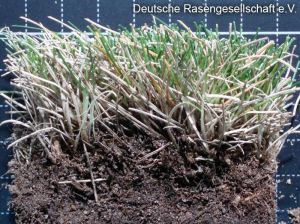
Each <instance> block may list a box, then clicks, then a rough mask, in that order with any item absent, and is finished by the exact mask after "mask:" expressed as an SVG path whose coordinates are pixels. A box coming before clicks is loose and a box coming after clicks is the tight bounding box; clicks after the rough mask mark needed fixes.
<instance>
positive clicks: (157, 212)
mask: <svg viewBox="0 0 300 224" xmlns="http://www.w3.org/2000/svg"><path fill="white" fill-rule="evenodd" d="M126 141H127V146H126V147H122V146H120V145H118V144H116V143H114V142H112V143H111V144H110V145H109V144H108V143H107V144H106V146H105V147H101V145H99V147H95V148H94V149H89V155H90V162H91V166H92V168H93V174H94V178H95V179H97V178H102V179H105V180H104V181H103V180H102V181H99V182H96V188H97V195H98V199H99V202H98V203H96V202H95V200H94V194H93V186H92V184H91V183H90V182H86V183H79V182H77V181H75V180H89V179H90V172H89V168H88V167H87V165H86V161H85V156H84V153H82V152H79V153H77V154H75V155H72V156H71V155H70V154H68V153H66V152H64V153H62V154H61V155H60V159H59V161H58V162H57V163H56V164H51V163H50V162H49V161H47V160H46V159H41V157H40V156H39V155H38V153H35V156H34V157H33V158H32V161H31V162H30V163H29V164H28V165H21V164H20V163H18V162H17V161H15V160H13V161H11V163H10V172H11V173H12V174H14V175H15V179H14V181H13V183H12V185H11V186H10V191H11V193H12V201H11V207H12V209H13V210H14V212H15V214H16V222H17V223H22V224H26V223H76V224H77V223H87V224H88V223H91V224H93V223H95V224H96V223H128V224H129V223H138V224H140V223H153V224H154V223H155V224H156V223H170V224H171V223H172V224H173V223H187V224H190V223H207V224H210V223H222V224H225V223H246V224H247V223H264V224H268V223H274V217H275V209H274V208H275V201H274V200H275V199H274V198H275V197H274V181H273V171H274V169H270V168H269V169H267V168H265V167H262V166H261V165H260V164H259V162H258V161H257V160H256V159H255V156H248V157H247V159H245V160H243V161H235V162H234V163H232V164H231V166H230V167H226V166H225V165H220V164H214V163H212V162H210V161H203V162H201V163H200V165H199V164H198V166H197V167H195V165H194V164H193V165H190V166H189V165H187V164H189V162H188V159H187V158H186V157H184V156H182V155H180V153H179V152H178V150H176V149H175V148H174V147H172V146H169V147H166V148H165V149H164V150H161V151H159V152H156V153H155V155H154V153H152V154H149V153H151V152H154V151H155V149H157V148H160V147H161V145H163V144H165V142H163V141H159V140H153V141H152V140H149V139H144V138H139V137H131V138H129V139H127V140H126ZM108 148H109V149H110V150H108ZM150 156H151V158H150ZM145 158H148V159H147V162H145V161H143V160H144V159H145ZM220 167H221V168H220ZM62 181H69V182H68V183H60V182H62ZM293 214H294V213H293Z"/></svg>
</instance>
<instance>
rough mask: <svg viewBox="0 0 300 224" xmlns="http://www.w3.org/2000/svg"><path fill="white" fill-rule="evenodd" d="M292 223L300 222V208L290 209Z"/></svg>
mask: <svg viewBox="0 0 300 224" xmlns="http://www.w3.org/2000/svg"><path fill="white" fill-rule="evenodd" d="M288 213H289V216H290V218H291V221H292V223H300V208H295V209H292V210H289V211H288Z"/></svg>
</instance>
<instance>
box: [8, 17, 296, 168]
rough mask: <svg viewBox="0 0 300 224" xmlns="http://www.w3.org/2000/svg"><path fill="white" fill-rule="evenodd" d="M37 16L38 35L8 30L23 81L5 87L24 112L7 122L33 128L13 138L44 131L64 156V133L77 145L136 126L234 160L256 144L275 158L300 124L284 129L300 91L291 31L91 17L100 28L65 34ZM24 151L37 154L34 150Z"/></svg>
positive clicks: (26, 155) (48, 149)
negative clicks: (119, 24)
mask: <svg viewBox="0 0 300 224" xmlns="http://www.w3.org/2000/svg"><path fill="white" fill-rule="evenodd" d="M90 22H91V21H90ZM33 23H34V24H35V25H37V26H38V27H39V28H41V29H42V31H43V33H41V34H40V35H39V36H30V35H26V34H24V35H19V34H15V33H13V32H11V31H9V30H3V31H2V33H3V34H4V35H5V38H6V43H7V45H8V46H9V55H8V58H7V59H6V60H5V63H6V65H7V68H8V72H9V73H13V74H14V75H15V77H14V78H13V79H12V85H13V86H15V87H16V91H15V92H14V94H13V96H12V97H11V96H10V94H2V95H3V96H4V97H5V98H6V100H7V103H8V104H9V105H10V106H11V108H12V111H11V113H13V114H18V118H17V119H13V118H12V119H11V120H8V121H6V122H11V123H14V124H17V125H21V126H23V127H24V128H26V129H28V131H29V134H28V135H26V136H24V137H22V138H20V139H17V140H16V141H14V142H13V143H11V144H10V146H14V145H16V144H18V143H20V142H21V141H24V140H26V139H28V138H32V137H36V139H37V141H39V142H40V143H41V145H42V146H43V148H44V150H45V153H46V155H47V157H48V158H49V159H50V160H52V161H53V162H55V159H56V158H55V157H56V156H55V150H54V149H53V148H55V147H53V145H54V143H55V141H56V140H57V139H59V141H61V142H62V144H64V145H65V146H67V147H69V148H70V149H72V150H76V149H77V148H78V147H79V146H80V147H81V146H82V145H83V146H84V148H85V147H86V146H88V147H92V146H93V143H94V142H95V141H96V139H97V135H99V130H105V132H107V134H108V135H110V136H111V137H112V138H115V139H116V140H118V141H120V142H122V139H121V138H120V137H119V136H120V133H122V134H124V133H125V134H128V133H130V132H135V131H136V132H142V133H143V134H146V135H150V136H153V137H159V138H165V139H167V140H168V141H169V142H170V143H169V144H173V145H174V146H176V147H177V148H178V149H180V148H182V147H187V148H193V149H195V150H194V152H195V153H194V155H193V160H194V161H196V162H201V161H203V160H209V161H215V160H222V161H225V162H226V163H230V157H231V156H241V155H243V154H245V153H248V152H255V153H257V155H258V157H260V158H266V156H267V155H271V156H272V157H273V156H274V155H276V154H277V152H278V149H280V146H281V144H282V142H283V141H282V140H283V139H284V138H285V137H286V136H287V134H289V133H291V132H295V131H296V129H297V127H296V128H294V129H290V130H289V131H287V132H285V133H281V132H280V131H281V129H282V128H283V127H284V126H285V125H288V124H289V123H288V122H289V118H290V117H291V115H292V114H291V113H289V112H287V110H286V109H285V106H286V104H287V102H288V101H289V100H290V99H291V96H292V94H293V93H295V92H296V91H297V90H298V88H297V87H295V83H294V81H293V76H294V75H295V73H296V70H297V69H296V68H294V67H293V66H292V60H293V58H294V57H295V55H294V54H293V49H292V50H291V46H292V42H293V40H292V39H290V38H287V39H286V41H285V42H284V43H283V44H281V45H280V46H276V45H275V43H274V42H273V41H270V40H269V39H268V38H254V39H253V40H249V39H247V38H245V37H243V36H242V35H240V34H239V33H237V32H236V31H235V30H234V29H232V28H230V34H229V36H228V37H226V38H221V37H220V36H219V35H218V33H217V32H213V31H210V30H207V29H205V28H204V27H202V26H200V25H199V26H197V31H196V32H192V31H191V30H190V29H189V28H188V27H186V26H185V25H184V24H183V23H181V25H182V26H183V28H184V29H183V30H182V29H180V28H178V27H177V26H176V25H172V26H166V25H161V24H160V25H154V26H153V27H147V26H145V27H142V28H131V30H125V31H122V32H116V31H112V30H109V29H107V28H104V27H102V26H100V25H98V24H95V23H93V22H91V24H92V28H91V29H90V30H91V32H92V34H93V35H92V36H88V35H87V34H85V33H83V32H80V31H77V30H75V29H73V28H72V27H70V26H68V25H66V24H65V26H66V27H68V28H70V29H71V31H72V33H71V34H68V35H59V34H57V33H55V32H52V31H50V30H48V29H47V28H45V27H44V26H42V25H40V24H37V23H35V22H33ZM165 146H166V145H165ZM165 146H162V147H161V148H159V149H157V151H154V152H153V153H158V152H159V151H160V150H163V148H164V147H165ZM85 149H86V148H85ZM108 150H109V149H108ZM16 155H17V157H18V158H20V159H25V160H27V161H29V160H30V155H31V152H30V151H28V150H21V149H20V150H17V151H16Z"/></svg>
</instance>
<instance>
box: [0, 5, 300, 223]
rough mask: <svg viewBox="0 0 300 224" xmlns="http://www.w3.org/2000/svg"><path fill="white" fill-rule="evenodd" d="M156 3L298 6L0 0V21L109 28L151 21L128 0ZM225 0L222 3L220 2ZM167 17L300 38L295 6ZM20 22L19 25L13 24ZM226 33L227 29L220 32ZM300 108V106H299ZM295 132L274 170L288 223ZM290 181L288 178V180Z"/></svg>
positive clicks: (0, 152)
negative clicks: (268, 11) (252, 12)
mask: <svg viewBox="0 0 300 224" xmlns="http://www.w3.org/2000/svg"><path fill="white" fill-rule="evenodd" d="M134 2H135V3H147V4H152V3H159V4H167V3H171V4H176V5H178V4H183V3H191V4H207V5H224V4H226V5H229V4H240V3H245V4H254V3H255V4H256V3H259V4H269V3H273V4H287V3H292V4H294V3H295V4H296V10H300V2H299V0H293V1H291V0H228V1H221V0H150V1H146V0H0V27H3V26H9V27H11V29H12V30H14V31H16V32H26V31H27V32H36V30H32V29H30V24H28V23H25V22H24V21H22V20H20V19H19V17H20V16H23V17H28V18H31V19H33V20H35V21H40V22H42V23H44V24H45V25H46V26H47V27H49V28H51V29H53V30H55V31H58V32H66V31H68V30H66V29H65V28H63V27H62V26H61V25H60V24H58V23H55V22H53V21H50V20H49V19H48V18H47V16H53V17H55V18H57V19H59V20H61V21H64V22H68V21H71V22H72V23H73V24H75V25H76V26H77V27H79V28H81V29H84V28H85V26H86V25H87V23H86V22H85V21H84V18H90V19H92V20H94V21H95V22H100V23H101V24H102V25H108V26H109V27H111V28H113V29H118V28H119V27H120V26H125V27H126V26H128V24H130V23H131V24H134V25H136V26H140V25H143V24H145V23H147V24H151V16H150V15H141V14H137V15H134V14H133V13H132V4H133V3H134ZM224 2H226V3H224ZM158 17H159V18H161V19H162V20H163V21H165V22H166V23H170V22H176V21H177V20H183V21H184V22H185V23H186V24H188V25H192V24H193V21H197V22H200V21H202V22H203V23H205V24H206V25H207V26H208V27H212V28H213V27H215V25H216V24H219V29H220V31H224V32H226V31H227V28H228V24H229V23H230V22H233V21H235V23H236V25H237V27H238V28H241V27H242V28H243V31H245V35H247V36H248V35H249V37H251V35H253V34H254V33H255V32H256V31H257V30H258V29H260V31H261V35H263V36H269V37H270V38H271V39H274V41H276V42H277V43H280V42H281V41H283V40H284V38H285V37H286V36H287V35H289V36H292V37H295V38H297V39H296V44H297V45H299V43H300V39H299V38H300V11H299V13H294V14H277V15H276V14H269V15H243V14H231V15H222V16H216V15H213V14H201V15H200V14H198V15H195V14H194V15H189V14H183V13H179V14H176V15H175V14H173V15H169V14H164V15H159V16H158ZM13 25H20V26H13ZM225 35H226V34H225ZM299 49H300V48H298V50H297V52H296V53H297V54H300V50H299ZM5 56H6V52H5V46H4V44H3V43H2V42H0V60H1V62H0V72H1V73H3V72H4V70H5V66H4V64H3V63H2V60H3V59H4V58H5ZM7 89H9V80H8V78H1V79H0V90H7ZM7 110H8V107H7V106H6V105H5V102H4V100H3V99H0V121H3V120H4V119H6V118H7V116H8V115H6V114H5V111H7ZM299 114H300V112H299ZM299 118H300V116H299V115H297V116H296V118H295V119H294V124H293V125H294V126H295V125H296V124H298V123H299ZM10 131H11V130H10V129H9V128H8V127H0V185H1V186H2V187H1V188H0V224H2V223H3V224H9V223H13V211H10V210H9V209H8V206H7V202H8V200H9V194H8V191H7V189H6V187H5V185H6V184H7V183H9V182H10V181H11V176H10V175H7V174H6V171H7V163H8V161H9V159H10V152H9V151H8V150H7V149H6V144H5V139H6V138H8V137H9V136H10ZM299 146H300V137H299V136H297V135H292V136H289V138H288V139H287V141H286V143H285V145H284V148H283V150H282V151H281V153H280V155H279V156H278V161H279V170H278V173H277V175H276V182H277V201H278V206H277V222H278V223H279V222H281V221H285V222H287V223H289V218H288V215H287V210H288V209H290V208H296V207H300V206H299V204H300V189H299V188H300V151H299V150H300V149H299ZM289 183H291V184H289Z"/></svg>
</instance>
